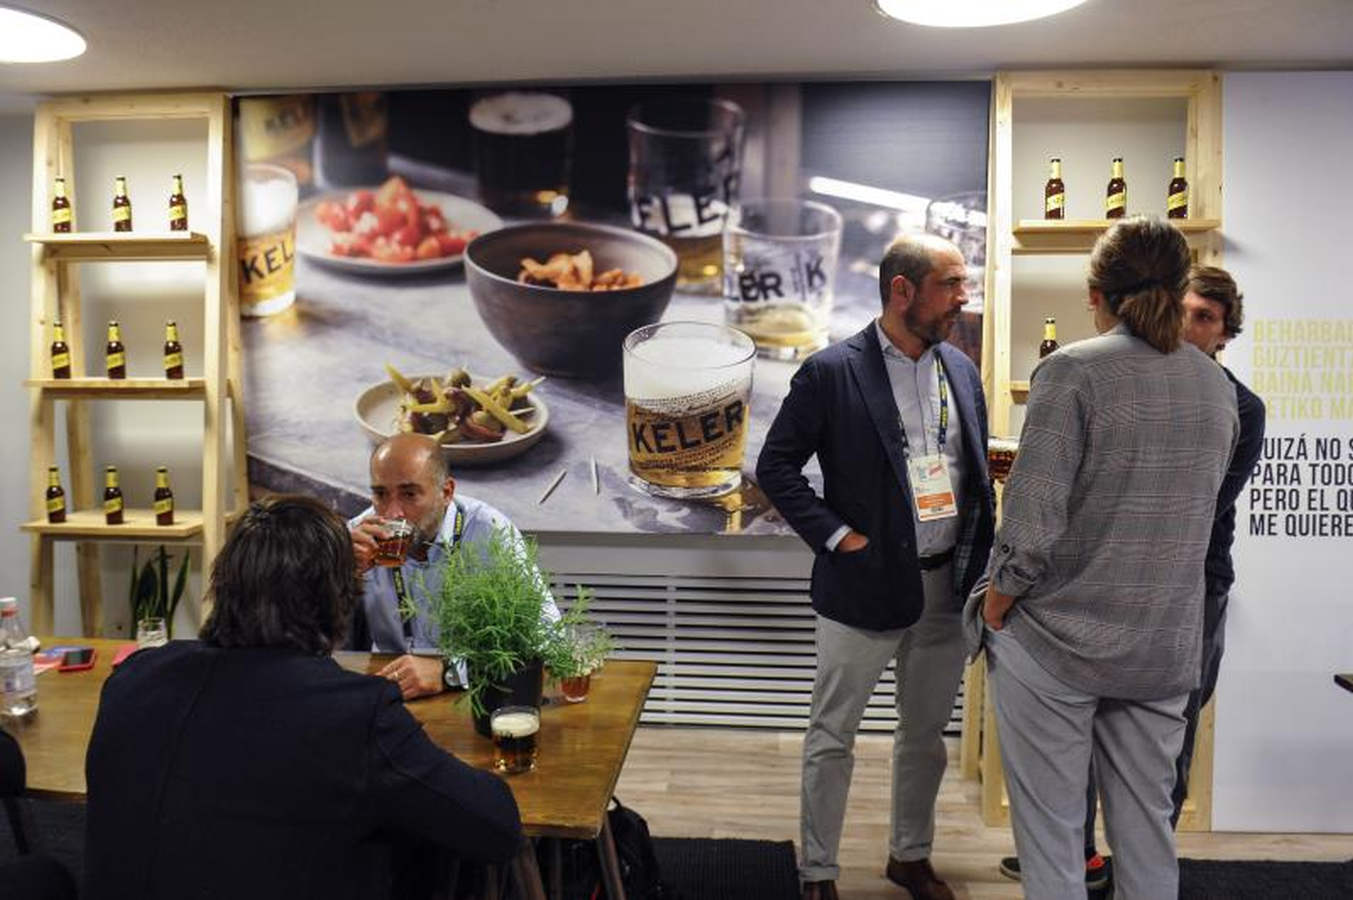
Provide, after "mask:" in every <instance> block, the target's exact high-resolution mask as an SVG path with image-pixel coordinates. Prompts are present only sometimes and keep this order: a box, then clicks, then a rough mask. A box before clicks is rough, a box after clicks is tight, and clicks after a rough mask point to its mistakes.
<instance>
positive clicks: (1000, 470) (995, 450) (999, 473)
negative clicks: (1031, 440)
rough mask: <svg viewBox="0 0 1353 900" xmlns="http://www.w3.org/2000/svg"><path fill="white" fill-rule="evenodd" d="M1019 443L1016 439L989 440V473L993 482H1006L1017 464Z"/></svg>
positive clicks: (994, 438)
mask: <svg viewBox="0 0 1353 900" xmlns="http://www.w3.org/2000/svg"><path fill="white" fill-rule="evenodd" d="M1017 452H1019V441H1017V440H1015V439H1014V438H1000V437H993V438H987V471H988V472H989V473H990V474H991V480H992V481H1005V479H1006V478H1007V477H1008V476H1009V475H1010V467H1011V466H1013V465H1014V464H1015V454H1016V453H1017Z"/></svg>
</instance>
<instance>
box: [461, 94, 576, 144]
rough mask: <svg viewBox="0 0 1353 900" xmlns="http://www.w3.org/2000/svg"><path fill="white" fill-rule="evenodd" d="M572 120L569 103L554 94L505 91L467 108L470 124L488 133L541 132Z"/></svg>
mask: <svg viewBox="0 0 1353 900" xmlns="http://www.w3.org/2000/svg"><path fill="white" fill-rule="evenodd" d="M572 121H573V106H572V105H571V104H570V103H569V102H568V101H567V100H565V99H564V98H563V97H559V96H556V95H554V94H529V93H525V92H522V91H509V92H507V93H506V94H494V95H493V96H492V97H485V98H484V99H483V100H480V101H478V102H476V103H475V104H474V106H471V107H470V124H471V125H473V126H474V127H475V128H477V129H479V130H480V131H487V132H489V133H490V134H517V135H532V134H542V133H543V132H546V131H558V130H559V129H561V128H566V127H568V125H569V123H570V122H572Z"/></svg>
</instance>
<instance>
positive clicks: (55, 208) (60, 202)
mask: <svg viewBox="0 0 1353 900" xmlns="http://www.w3.org/2000/svg"><path fill="white" fill-rule="evenodd" d="M71 215H72V214H71V208H70V199H69V198H67V197H66V179H64V178H57V179H56V187H55V188H53V190H52V231H54V232H55V233H57V234H68V233H69V232H70V220H71Z"/></svg>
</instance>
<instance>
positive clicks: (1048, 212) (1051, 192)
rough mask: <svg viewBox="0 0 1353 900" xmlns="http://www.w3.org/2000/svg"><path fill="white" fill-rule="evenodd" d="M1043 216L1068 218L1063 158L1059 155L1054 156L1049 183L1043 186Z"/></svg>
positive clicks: (1046, 217) (1047, 217)
mask: <svg viewBox="0 0 1353 900" xmlns="http://www.w3.org/2000/svg"><path fill="white" fill-rule="evenodd" d="M1043 218H1045V219H1065V218H1066V186H1065V185H1063V184H1062V159H1061V157H1059V156H1054V157H1053V158H1052V161H1051V163H1050V171H1049V173H1048V183H1047V185H1045V186H1044V188H1043Z"/></svg>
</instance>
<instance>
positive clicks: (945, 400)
mask: <svg viewBox="0 0 1353 900" xmlns="http://www.w3.org/2000/svg"><path fill="white" fill-rule="evenodd" d="M933 352H934V354H935V381H937V382H938V383H939V389H940V421H939V424H938V425H937V426H936V428H935V446H936V447H937V448H938V449H937V451H936V452H937V453H939V454H940V455H943V454H944V439H945V437H946V436H947V435H948V434H949V379H948V377H947V376H946V375H945V374H944V363H942V362H940V353H939V351H938V350H935V351H933ZM897 428H898V430H899V431H901V432H902V455H903V456H906V457H910V456H911V448H910V446H909V445H908V444H907V426H906V424H905V423H903V421H902V415H901V413H898V416H897ZM921 443H922V449H925V448H924V444H925V411H924V408H922V412H921Z"/></svg>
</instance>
